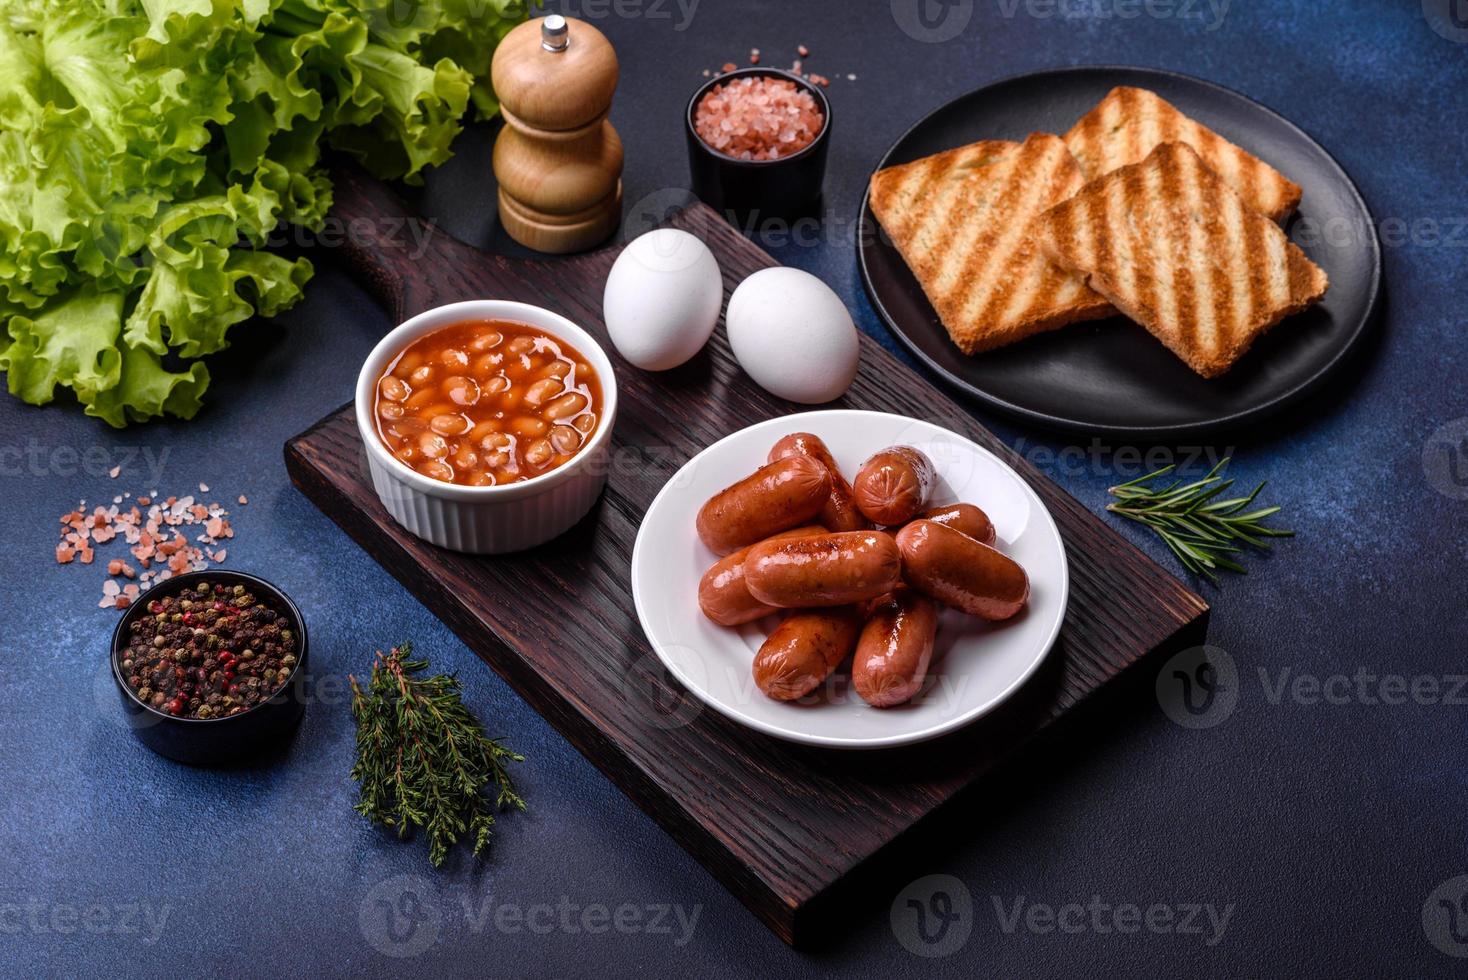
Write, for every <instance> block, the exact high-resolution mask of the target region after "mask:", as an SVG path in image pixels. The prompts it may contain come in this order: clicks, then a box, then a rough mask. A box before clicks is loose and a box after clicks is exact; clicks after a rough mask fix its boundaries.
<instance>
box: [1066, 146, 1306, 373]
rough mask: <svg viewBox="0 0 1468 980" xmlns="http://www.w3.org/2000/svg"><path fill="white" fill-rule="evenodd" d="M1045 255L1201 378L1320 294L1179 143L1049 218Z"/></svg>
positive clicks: (1271, 227)
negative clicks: (1133, 321)
mask: <svg viewBox="0 0 1468 980" xmlns="http://www.w3.org/2000/svg"><path fill="white" fill-rule="evenodd" d="M1038 234H1039V239H1040V242H1041V245H1042V246H1043V248H1044V249H1045V252H1046V254H1047V255H1049V256H1050V257H1051V258H1053V259H1054V260H1055V261H1056V262H1057V263H1059V264H1060V265H1062V266H1064V267H1065V268H1066V269H1069V270H1071V271H1072V272H1074V273H1076V274H1077V275H1080V276H1082V277H1084V279H1085V281H1086V283H1087V285H1089V286H1090V287H1091V288H1092V289H1094V290H1096V291H1097V292H1098V293H1100V294H1101V295H1103V296H1105V297H1106V298H1107V299H1109V300H1110V301H1111V302H1112V303H1114V304H1116V307H1117V309H1119V310H1121V311H1122V312H1123V313H1125V314H1126V315H1127V316H1129V317H1131V318H1132V319H1133V320H1136V321H1137V322H1138V323H1140V324H1142V326H1144V327H1146V328H1147V329H1148V330H1150V331H1151V332H1152V333H1153V334H1154V335H1156V337H1157V338H1158V339H1159V340H1161V341H1162V342H1163V343H1164V344H1166V345H1167V346H1168V348H1170V349H1171V350H1172V351H1173V353H1175V354H1177V356H1178V357H1180V358H1182V359H1183V360H1184V361H1186V362H1187V364H1188V366H1189V367H1191V368H1192V369H1193V370H1194V371H1197V372H1198V373H1199V374H1201V375H1203V377H1205V378H1213V377H1217V376H1218V375H1220V374H1223V373H1224V372H1225V371H1227V370H1228V369H1229V368H1230V367H1232V366H1233V365H1234V363H1235V362H1236V361H1237V360H1238V359H1239V358H1240V357H1241V356H1243V354H1244V352H1245V351H1247V350H1248V349H1249V346H1250V345H1251V344H1253V343H1254V341H1255V340H1256V339H1257V338H1258V337H1259V336H1260V335H1262V334H1263V333H1264V332H1265V331H1266V330H1268V329H1269V328H1270V327H1272V326H1274V325H1275V324H1276V323H1278V322H1279V321H1280V320H1282V319H1284V318H1285V317H1286V316H1288V315H1290V314H1292V313H1298V312H1299V311H1301V310H1303V309H1305V308H1306V307H1307V306H1309V305H1310V304H1312V303H1314V302H1315V301H1316V300H1318V299H1320V297H1321V296H1323V295H1324V294H1325V290H1326V288H1327V287H1328V286H1329V282H1328V280H1327V278H1326V275H1325V272H1324V271H1323V270H1322V269H1321V268H1320V267H1319V266H1317V265H1316V264H1315V263H1313V262H1311V261H1310V260H1309V259H1308V258H1306V257H1305V253H1304V252H1302V251H1300V249H1299V248H1298V247H1296V245H1295V244H1294V243H1293V242H1291V241H1290V240H1289V239H1288V238H1286V237H1285V233H1284V232H1283V231H1281V230H1280V228H1279V226H1278V225H1276V224H1275V223H1274V222H1273V221H1270V220H1269V219H1268V218H1266V217H1264V216H1263V215H1262V214H1260V213H1258V212H1257V211H1254V210H1253V209H1251V208H1249V207H1247V206H1245V204H1244V202H1243V201H1242V200H1241V199H1240V198H1239V196H1238V195H1237V194H1235V193H1234V192H1233V190H1232V189H1231V188H1230V187H1229V185H1228V184H1226V183H1225V182H1224V180H1223V178H1221V177H1219V176H1218V175H1217V174H1215V173H1214V172H1213V171H1212V170H1210V169H1208V167H1207V166H1205V165H1204V163H1203V160H1202V159H1201V158H1200V157H1199V156H1198V154H1197V153H1196V152H1194V151H1193V148H1192V147H1190V146H1188V145H1187V144H1186V143H1163V144H1162V145H1161V146H1159V147H1157V149H1155V150H1153V151H1152V153H1151V155H1150V156H1148V157H1147V158H1146V159H1145V160H1143V161H1142V162H1141V163H1135V164H1131V165H1128V166H1124V167H1121V168H1119V169H1117V170H1113V171H1112V172H1111V173H1109V174H1107V175H1106V176H1104V177H1101V178H1100V179H1098V180H1093V181H1091V182H1090V183H1088V184H1087V185H1086V186H1085V187H1084V188H1083V189H1082V190H1081V191H1080V192H1079V193H1077V194H1076V195H1075V196H1074V197H1072V198H1071V199H1070V200H1068V201H1066V202H1064V203H1063V204H1059V205H1057V206H1056V207H1054V208H1051V209H1050V210H1049V211H1047V212H1046V213H1045V215H1044V216H1043V218H1042V220H1041V221H1040V223H1039V231H1038Z"/></svg>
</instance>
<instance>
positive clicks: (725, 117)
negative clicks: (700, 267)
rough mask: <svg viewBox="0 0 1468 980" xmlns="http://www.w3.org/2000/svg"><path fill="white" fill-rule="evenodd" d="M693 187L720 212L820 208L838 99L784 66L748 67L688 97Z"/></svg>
mask: <svg viewBox="0 0 1468 980" xmlns="http://www.w3.org/2000/svg"><path fill="white" fill-rule="evenodd" d="M687 136H688V165H689V168H690V170H691V171H692V176H693V192H694V193H695V194H697V195H698V196H699V197H700V198H702V199H703V201H704V203H706V204H708V205H709V206H710V207H712V208H714V209H715V210H716V211H725V212H729V211H732V212H735V213H736V214H737V215H739V216H758V217H772V218H794V217H801V216H804V215H808V214H810V213H812V212H813V211H814V210H815V208H816V204H817V202H818V201H819V200H820V196H821V185H822V183H823V182H824V181H825V179H826V150H827V147H828V146H829V144H830V136H831V104H830V102H829V101H828V100H827V99H826V95H825V93H824V92H822V91H821V89H820V87H819V86H817V85H813V84H812V83H811V82H810V81H808V80H807V79H805V78H802V77H801V76H799V75H796V74H793V73H791V72H788V71H781V70H780V69H778V68H741V69H739V70H737V71H731V72H727V73H725V74H722V75H718V76H716V77H714V78H712V79H710V80H709V81H707V82H705V83H704V84H703V85H702V86H701V87H700V88H699V89H698V91H697V92H694V93H693V98H691V99H689V100H688V112H687Z"/></svg>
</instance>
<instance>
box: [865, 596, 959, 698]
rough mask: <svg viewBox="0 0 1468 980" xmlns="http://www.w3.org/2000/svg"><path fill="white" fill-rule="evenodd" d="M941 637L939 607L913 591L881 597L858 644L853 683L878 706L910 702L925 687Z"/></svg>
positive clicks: (873, 608) (874, 605)
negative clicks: (937, 642)
mask: <svg viewBox="0 0 1468 980" xmlns="http://www.w3.org/2000/svg"><path fill="white" fill-rule="evenodd" d="M937 635H938V607H937V605H936V604H934V602H933V600H931V599H929V598H928V597H927V596H925V595H922V594H920V593H918V592H915V591H913V590H912V589H898V590H897V591H896V592H893V593H891V594H890V595H886V596H883V597H882V598H881V599H879V600H877V601H876V602H875V603H874V604H873V606H872V610H871V614H870V618H869V619H868V620H867V623H866V625H865V626H864V627H862V631H861V637H860V639H858V640H857V642H856V658H855V659H854V660H853V661H852V662H851V682H852V685H853V686H854V687H855V688H856V693H857V694H860V695H861V697H862V700H864V701H866V703H867V704H870V705H872V706H873V707H875V708H890V707H892V706H894V705H898V704H905V703H906V702H908V701H910V700H911V699H912V696H913V695H914V694H916V693H917V692H918V691H919V690H920V689H921V688H922V686H923V680H924V679H925V678H926V677H927V676H928V664H929V662H931V661H932V659H933V639H934V637H936V636H937Z"/></svg>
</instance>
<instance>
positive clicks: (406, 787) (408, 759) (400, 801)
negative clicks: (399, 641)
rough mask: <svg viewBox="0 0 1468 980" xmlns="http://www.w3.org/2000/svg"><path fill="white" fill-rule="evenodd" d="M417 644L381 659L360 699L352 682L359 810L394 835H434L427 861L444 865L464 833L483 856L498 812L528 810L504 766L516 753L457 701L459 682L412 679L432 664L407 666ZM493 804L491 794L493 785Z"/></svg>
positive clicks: (423, 662)
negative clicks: (491, 735)
mask: <svg viewBox="0 0 1468 980" xmlns="http://www.w3.org/2000/svg"><path fill="white" fill-rule="evenodd" d="M412 652H413V645H412V644H411V643H404V644H403V645H402V646H399V647H394V648H393V649H392V650H391V651H390V652H389V653H387V654H386V655H384V654H383V653H382V652H381V651H379V652H378V654H377V659H376V661H375V662H374V663H373V664H372V677H371V679H370V680H369V682H368V684H367V689H366V690H365V691H364V690H363V689H362V687H361V686H360V685H358V683H357V678H355V677H351V678H350V680H351V684H352V715H353V717H355V718H356V719H357V764H356V765H354V766H353V767H352V773H351V775H352V778H353V779H355V780H357V782H358V783H360V798H359V800H358V802H357V804H356V807H355V809H356V811H357V812H358V813H360V814H362V816H364V817H366V818H367V819H368V820H370V821H372V822H373V823H380V824H383V825H384V826H388V827H395V828H397V832H398V836H399V837H407V836H408V834H409V832H410V831H411V829H412V828H414V827H422V828H424V830H425V831H426V832H427V834H428V859H429V861H431V862H432V863H433V866H434V867H438V866H439V865H441V864H443V862H444V858H445V857H447V855H448V851H449V848H450V847H452V846H453V845H454V844H455V843H457V842H458V840H459V838H460V837H461V836H462V835H465V834H468V835H470V836H471V837H472V839H473V841H474V856H475V857H478V856H479V855H481V854H482V853H483V852H484V849H485V847H487V846H488V844H489V836H490V828H491V827H493V826H494V815H495V811H497V810H500V809H503V808H504V807H506V806H514V807H517V808H518V809H521V810H523V809H525V801H524V800H522V799H521V798H520V796H519V794H517V793H516V792H515V788H514V785H513V784H512V783H511V781H510V774H509V772H508V771H507V769H506V768H505V766H506V763H509V762H521V761H523V760H524V757H523V756H520V755H517V754H516V753H514V752H512V751H510V750H509V749H507V748H505V747H504V746H503V745H501V744H500V740H499V739H495V738H489V737H488V736H487V735H485V734H484V729H483V728H482V727H480V724H479V722H478V721H477V720H476V719H475V718H474V716H473V715H472V714H470V713H469V710H468V709H467V708H465V707H464V702H463V701H462V700H461V698H460V696H459V692H460V690H461V687H462V685H460V683H459V679H458V678H457V677H453V676H446V675H443V674H437V675H435V676H432V677H419V676H416V675H417V674H419V673H420V672H421V671H423V670H426V669H427V667H428V661H426V660H411V659H409V657H410V655H411V654H412ZM491 780H492V781H493V782H494V784H495V787H496V793H495V796H494V798H493V800H491V799H490V797H489V795H488V794H487V793H486V792H485V790H486V788H487V787H488V785H489V783H490V781H491Z"/></svg>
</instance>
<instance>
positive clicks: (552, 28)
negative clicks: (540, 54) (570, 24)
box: [540, 14, 571, 51]
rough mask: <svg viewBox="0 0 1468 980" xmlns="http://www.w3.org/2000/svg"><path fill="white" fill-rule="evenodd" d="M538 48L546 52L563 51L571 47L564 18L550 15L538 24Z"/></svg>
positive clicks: (558, 15) (569, 33)
mask: <svg viewBox="0 0 1468 980" xmlns="http://www.w3.org/2000/svg"><path fill="white" fill-rule="evenodd" d="M540 46H541V47H542V48H545V49H546V50H547V51H564V50H566V49H567V48H568V47H570V46H571V32H570V31H568V30H567V29H566V18H564V17H562V16H561V15H560V14H551V15H549V16H548V17H546V18H544V19H543V20H542V21H541V22H540Z"/></svg>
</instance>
